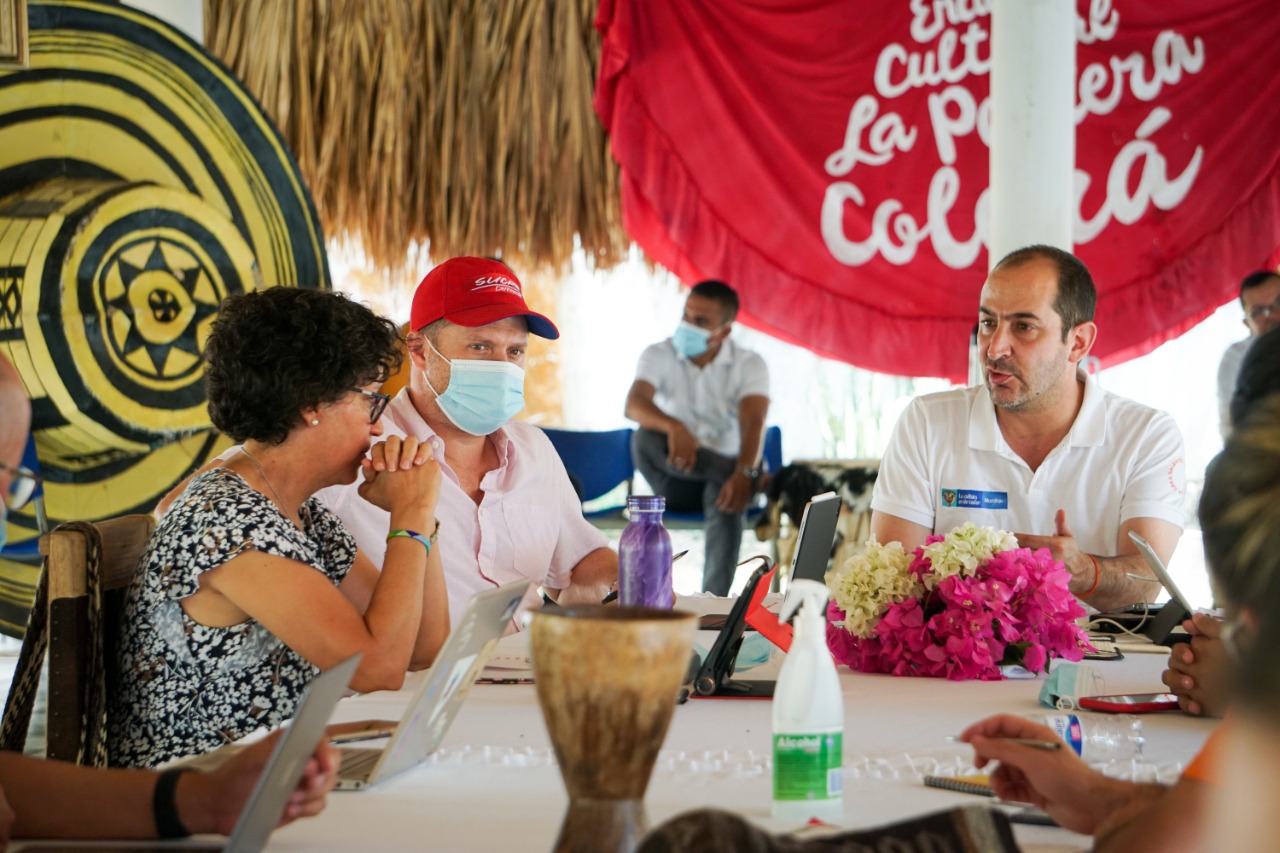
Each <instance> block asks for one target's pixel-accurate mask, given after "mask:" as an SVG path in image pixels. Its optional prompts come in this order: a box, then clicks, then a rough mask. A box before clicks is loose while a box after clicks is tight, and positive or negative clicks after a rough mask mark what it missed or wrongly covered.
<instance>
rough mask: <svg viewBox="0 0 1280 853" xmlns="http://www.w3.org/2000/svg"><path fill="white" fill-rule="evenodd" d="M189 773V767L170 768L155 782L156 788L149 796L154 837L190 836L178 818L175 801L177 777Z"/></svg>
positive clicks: (189, 832)
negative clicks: (154, 823) (154, 829)
mask: <svg viewBox="0 0 1280 853" xmlns="http://www.w3.org/2000/svg"><path fill="white" fill-rule="evenodd" d="M190 772H192V771H191V768H189V767H171V768H169V769H168V770H166V771H164V772H163V773H161V774H160V778H159V779H157V780H156V787H155V789H154V790H153V791H152V794H151V814H152V816H153V817H154V818H155V822H156V835H158V836H159V837H161V838H186V837H187V836H188V835H190V834H191V831H190V830H188V829H187V828H186V826H184V825H183V823H182V819H181V818H180V817H178V804H177V802H176V801H175V794H176V793H177V789H178V777H179V776H181V775H182V774H183V773H190Z"/></svg>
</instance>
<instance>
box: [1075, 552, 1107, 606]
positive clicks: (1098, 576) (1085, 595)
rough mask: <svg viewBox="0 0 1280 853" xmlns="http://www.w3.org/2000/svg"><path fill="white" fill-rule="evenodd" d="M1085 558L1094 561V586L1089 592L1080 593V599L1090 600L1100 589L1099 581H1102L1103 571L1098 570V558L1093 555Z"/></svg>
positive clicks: (1087, 555)
mask: <svg viewBox="0 0 1280 853" xmlns="http://www.w3.org/2000/svg"><path fill="white" fill-rule="evenodd" d="M1085 556H1086V557H1088V558H1089V559H1090V560H1092V561H1093V586H1091V587H1089V591H1088V592H1082V593H1080V598H1088V597H1089V596H1091V595H1093V594H1094V592H1096V591H1097V589H1098V581H1100V580H1101V579H1102V569H1100V568H1098V558H1097V557H1095V556H1093V555H1092V554H1085Z"/></svg>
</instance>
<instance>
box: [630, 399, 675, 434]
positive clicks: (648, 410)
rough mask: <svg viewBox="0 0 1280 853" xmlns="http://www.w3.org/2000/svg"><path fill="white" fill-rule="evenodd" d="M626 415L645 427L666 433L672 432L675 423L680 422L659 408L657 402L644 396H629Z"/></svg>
mask: <svg viewBox="0 0 1280 853" xmlns="http://www.w3.org/2000/svg"><path fill="white" fill-rule="evenodd" d="M626 415H627V417H628V418H630V419H631V420H633V421H635V422H636V423H638V424H640V426H642V427H644V428H645V429H651V430H653V431H655V432H660V433H664V434H665V433H668V432H670V431H671V428H672V427H673V426H674V425H675V424H678V423H680V421H678V420H676V419H675V418H673V417H671V416H670V415H668V414H667V413H666V412H664V411H662V409H659V408H658V404H657V403H655V402H653V401H652V400H645V399H642V398H634V397H628V398H627V408H626Z"/></svg>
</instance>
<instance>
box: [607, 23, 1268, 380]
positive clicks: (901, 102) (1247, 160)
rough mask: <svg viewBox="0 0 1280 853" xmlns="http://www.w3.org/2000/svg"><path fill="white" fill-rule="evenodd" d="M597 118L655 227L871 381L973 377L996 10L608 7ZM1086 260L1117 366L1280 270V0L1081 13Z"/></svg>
mask: <svg viewBox="0 0 1280 853" xmlns="http://www.w3.org/2000/svg"><path fill="white" fill-rule="evenodd" d="M597 26H598V27H599V29H600V31H601V32H602V34H603V40H604V41H603V51H602V56H601V67H600V74H599V80H598V83H597V89H596V109H597V112H598V113H599V115H600V117H601V119H602V121H603V122H604V125H605V127H606V129H607V130H608V131H609V133H610V135H611V145H612V149H613V154H614V157H615V158H616V159H617V161H618V163H619V164H620V166H621V170H622V202H623V212H624V221H625V224H626V227H627V229H628V231H629V233H630V234H631V236H632V238H633V239H634V240H635V241H636V242H637V243H638V244H639V245H640V246H641V247H642V248H644V250H645V251H646V252H648V253H649V254H650V256H652V257H653V258H654V259H655V260H657V261H658V262H659V263H661V264H663V265H664V266H666V267H667V268H668V269H670V270H672V271H673V272H674V273H675V274H676V275H678V276H679V277H680V278H681V279H683V280H684V281H686V282H692V281H696V280H698V279H700V278H707V277H715V278H722V279H724V280H725V281H728V282H729V283H731V284H732V285H734V286H735V287H736V288H737V289H738V290H739V292H740V294H741V295H742V299H743V305H744V314H743V318H744V319H745V320H746V322H747V323H748V324H750V325H752V326H755V327H758V328H760V329H762V330H764V331H766V332H768V333H770V334H773V335H776V336H778V337H780V338H783V339H786V340H790V341H793V342H795V343H798V344H800V345H802V346H805V347H807V348H809V349H811V350H813V351H815V352H818V353H821V354H823V355H827V356H831V357H834V358H838V359H841V360H843V361H847V362H850V363H852V364H856V365H858V366H860V367H866V368H870V369H872V370H878V371H883V372H888V373H896V374H905V375H917V376H947V377H951V378H952V379H955V380H957V381H962V380H963V379H964V377H965V376H966V373H967V352H968V340H969V334H970V332H971V331H972V329H973V325H974V323H975V322H976V320H977V300H978V291H979V290H980V289H981V286H982V282H983V279H984V278H985V275H986V269H987V250H986V246H985V239H986V235H987V230H988V221H987V218H988V217H987V215H986V205H987V200H986V189H987V185H988V171H989V170H988V149H987V143H986V141H985V139H986V137H987V135H988V119H989V109H990V104H989V100H988V89H989V76H988V75H989V72H990V62H991V54H990V44H991V41H990V31H991V17H990V0H910V2H908V0H898V2H896V3H892V4H890V3H875V4H862V3H850V2H848V0H809V2H805V3H797V2H794V0H738V2H730V0H601V3H600V8H599V12H598V17H597ZM1076 30H1077V33H1076V35H1077V44H1078V49H1077V74H1078V81H1079V87H1078V90H1077V107H1076V123H1077V133H1076V184H1075V190H1076V196H1077V209H1076V222H1075V242H1076V248H1075V251H1076V253H1077V254H1078V255H1079V256H1080V257H1081V258H1082V259H1083V260H1084V262H1085V263H1086V264H1088V266H1089V268H1090V270H1091V271H1092V273H1093V275H1094V279H1095V281H1096V283H1097V285H1098V291H1099V306H1098V315H1097V320H1098V324H1099V329H1100V332H1099V337H1098V341H1097V344H1096V345H1095V347H1094V355H1097V356H1099V357H1100V358H1101V359H1102V360H1103V363H1104V364H1114V363H1116V362H1118V361H1122V360H1124V359H1127V358H1131V357H1133V356H1136V355H1140V354H1142V353H1144V352H1147V351H1149V350H1151V349H1153V348H1154V347H1156V346H1157V345H1159V344H1160V343H1162V342H1164V341H1166V340H1169V339H1170V338H1173V337H1176V336H1178V335H1179V334H1181V333H1182V332H1184V331H1186V330H1187V329H1189V328H1190V327H1191V326H1193V325H1195V324H1196V323H1197V322H1199V321H1200V320H1202V319H1204V318H1205V317H1206V316H1208V315H1209V314H1210V313H1212V312H1213V311H1214V310H1215V309H1216V308H1217V307H1218V306H1220V305H1222V304H1223V303H1224V302H1227V301H1228V300H1230V299H1232V298H1233V297H1234V296H1235V295H1236V287H1237V285H1238V282H1239V280H1240V278H1242V277H1243V275H1244V274H1245V273H1247V272H1249V271H1250V270H1252V269H1255V268H1257V267H1259V266H1262V265H1264V264H1269V265H1272V266H1274V265H1275V264H1276V262H1277V261H1280V252H1278V251H1277V249H1278V247H1280V144H1278V143H1280V109H1277V107H1276V105H1277V104H1278V103H1280V73H1277V72H1278V71H1280V67H1278V66H1280V62H1278V61H1277V59H1276V55H1277V54H1276V49H1277V48H1276V46H1277V45H1280V15H1276V14H1275V7H1274V3H1273V2H1272V0H1143V2H1135V1H1134V0H1079V3H1078V9H1077V25H1076Z"/></svg>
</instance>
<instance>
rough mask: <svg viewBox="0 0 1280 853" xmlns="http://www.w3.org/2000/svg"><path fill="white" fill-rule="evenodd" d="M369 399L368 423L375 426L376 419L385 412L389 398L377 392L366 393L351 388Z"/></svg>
mask: <svg viewBox="0 0 1280 853" xmlns="http://www.w3.org/2000/svg"><path fill="white" fill-rule="evenodd" d="M351 390H352V391H357V392H359V393H361V394H363V395H365V396H366V397H368V398H369V423H371V424H376V423H377V422H378V418H380V417H382V413H383V412H384V411H386V409H387V404H388V403H390V402H391V397H389V396H388V395H386V394H379V393H378V392H377V391H366V390H364V389H363V388H352V389H351Z"/></svg>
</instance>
